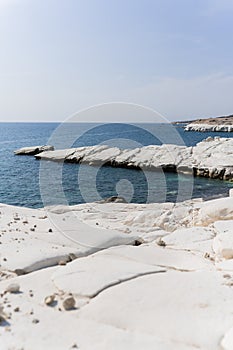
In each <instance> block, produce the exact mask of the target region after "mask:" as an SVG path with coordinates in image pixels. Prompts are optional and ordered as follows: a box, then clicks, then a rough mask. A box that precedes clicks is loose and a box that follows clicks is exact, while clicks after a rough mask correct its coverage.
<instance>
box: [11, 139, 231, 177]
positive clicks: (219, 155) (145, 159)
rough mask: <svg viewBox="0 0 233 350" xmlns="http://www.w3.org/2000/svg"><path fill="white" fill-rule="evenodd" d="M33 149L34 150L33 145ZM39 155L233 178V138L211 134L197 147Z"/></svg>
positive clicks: (101, 149)
mask: <svg viewBox="0 0 233 350" xmlns="http://www.w3.org/2000/svg"><path fill="white" fill-rule="evenodd" d="M46 147H51V146H46ZM37 148H38V147H37ZM31 149H32V150H33V147H32V148H31ZM24 150H25V149H24ZM20 152H22V150H19V151H16V152H15V153H16V154H25V153H20ZM24 152H25V151H24ZM34 152H35V147H34ZM27 154H29V153H27ZM32 154H33V153H32ZM35 157H36V158H37V159H43V160H49V161H61V162H70V163H84V164H88V165H93V166H95V165H96V166H97V165H98V166H99V165H110V166H114V167H125V168H134V169H143V170H151V171H156V170H158V169H161V168H162V169H163V170H164V171H166V172H178V173H184V174H193V175H194V176H201V177H207V178H214V179H221V180H232V179H233V139H231V138H220V137H215V138H211V137H208V138H207V139H205V140H203V141H202V142H199V143H198V144H197V145H196V146H194V147H186V146H177V145H170V144H163V145H162V146H156V145H151V146H145V147H141V148H135V149H124V150H123V149H119V148H117V147H109V146H106V145H97V146H91V147H79V148H70V149H65V150H55V151H54V150H44V151H43V152H42V151H41V152H40V153H38V154H36V155H35Z"/></svg>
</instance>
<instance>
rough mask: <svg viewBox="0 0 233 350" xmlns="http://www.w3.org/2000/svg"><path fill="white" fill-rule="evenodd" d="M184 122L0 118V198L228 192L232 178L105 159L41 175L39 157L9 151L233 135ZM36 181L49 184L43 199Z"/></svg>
mask: <svg viewBox="0 0 233 350" xmlns="http://www.w3.org/2000/svg"><path fill="white" fill-rule="evenodd" d="M183 126H184V125H183V124H177V125H171V124H121V123H117V124H114V123H110V124H101V123H99V124H91V123H88V124H87V123H75V124H61V123H0V203H5V204H9V205H16V206H24V207H30V208H40V207H43V206H44V205H45V201H46V204H48V203H49V204H51V205H58V204H64V198H65V199H66V201H67V203H68V204H70V205H74V204H80V203H85V202H92V201H96V200H102V199H106V198H109V197H112V196H122V197H124V198H125V199H126V200H127V201H128V202H131V203H152V202H176V201H180V200H186V199H190V198H200V197H201V198H203V199H204V200H207V199H211V198H219V197H224V196H228V193H229V189H230V188H233V183H232V182H228V181H221V180H213V179H207V178H198V177H195V178H193V176H192V175H181V174H174V173H171V172H169V173H166V174H165V173H164V172H163V171H162V170H161V171H157V172H145V171H143V170H135V169H127V168H114V167H110V166H106V165H104V164H102V165H100V166H98V167H93V166H89V165H82V164H72V163H64V164H63V163H62V165H61V164H60V163H59V164H57V163H54V164H53V165H52V166H53V171H52V172H51V174H47V177H46V176H43V173H42V171H43V166H42V163H43V162H42V161H39V160H36V159H35V158H34V157H33V156H32V157H31V156H16V155H14V150H16V149H19V148H21V147H27V146H36V145H46V144H52V145H53V146H55V148H56V149H57V148H60V149H62V148H68V147H81V146H93V145H97V144H107V145H109V146H117V147H120V148H132V149H133V148H136V147H142V146H148V145H161V144H164V143H165V144H169V143H175V144H177V145H186V146H194V145H196V144H197V143H198V142H200V141H202V140H203V139H205V138H207V137H216V136H220V137H233V133H211V132H205V133H202V132H192V131H190V132H186V131H184V128H183ZM51 163H52V162H51ZM56 167H57V168H56ZM61 169H62V170H61ZM56 170H57V171H58V172H59V171H62V175H61V177H60V176H56V175H54V171H55V172H56ZM46 178H47V180H48V184H47V183H46ZM42 179H43V180H42ZM41 182H43V184H42V185H43V188H45V187H47V188H48V193H47V194H46V196H47V198H46V199H45V198H44V195H42V194H41ZM58 182H59V183H58ZM61 188H62V192H63V196H62V199H61V196H60V192H61ZM48 197H49V198H48Z"/></svg>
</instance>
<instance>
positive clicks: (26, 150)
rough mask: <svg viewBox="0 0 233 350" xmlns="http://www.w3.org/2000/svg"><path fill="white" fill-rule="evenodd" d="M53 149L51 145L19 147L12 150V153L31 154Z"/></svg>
mask: <svg viewBox="0 0 233 350" xmlns="http://www.w3.org/2000/svg"><path fill="white" fill-rule="evenodd" d="M53 150H54V147H53V146H33V147H24V148H20V149H18V150H16V151H14V154H16V155H28V156H31V155H36V154H39V153H41V152H45V151H53Z"/></svg>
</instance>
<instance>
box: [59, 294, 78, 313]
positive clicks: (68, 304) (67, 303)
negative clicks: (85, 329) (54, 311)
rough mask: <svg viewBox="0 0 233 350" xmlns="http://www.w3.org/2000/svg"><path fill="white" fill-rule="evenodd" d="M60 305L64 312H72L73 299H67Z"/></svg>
mask: <svg viewBox="0 0 233 350" xmlns="http://www.w3.org/2000/svg"><path fill="white" fill-rule="evenodd" d="M62 305H63V307H64V309H65V310H67V311H68V310H72V309H74V307H75V299H74V298H73V297H68V298H66V299H65V300H64V301H63V304H62Z"/></svg>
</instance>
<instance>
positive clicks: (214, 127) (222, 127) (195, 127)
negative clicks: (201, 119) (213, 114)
mask: <svg viewBox="0 0 233 350" xmlns="http://www.w3.org/2000/svg"><path fill="white" fill-rule="evenodd" d="M184 129H185V131H199V132H214V131H216V132H232V131H233V125H231V124H203V123H200V124H199V123H190V124H188V125H186V126H185V128H184Z"/></svg>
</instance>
